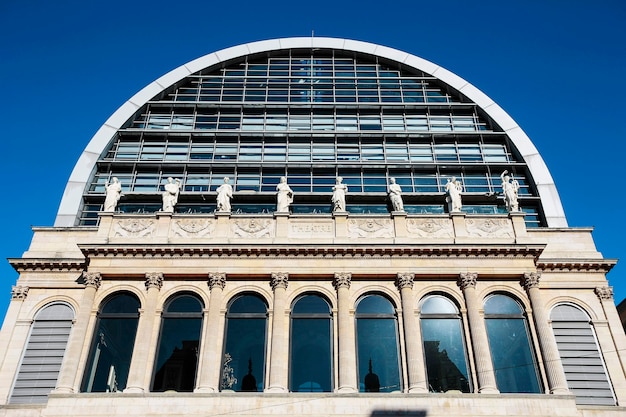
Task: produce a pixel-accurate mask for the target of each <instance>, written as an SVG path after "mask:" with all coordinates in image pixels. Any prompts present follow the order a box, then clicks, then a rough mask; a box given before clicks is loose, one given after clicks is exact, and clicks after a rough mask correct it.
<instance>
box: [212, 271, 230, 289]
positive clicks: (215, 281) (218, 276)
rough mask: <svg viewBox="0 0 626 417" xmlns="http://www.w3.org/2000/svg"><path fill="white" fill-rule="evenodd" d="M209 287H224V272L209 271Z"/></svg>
mask: <svg viewBox="0 0 626 417" xmlns="http://www.w3.org/2000/svg"><path fill="white" fill-rule="evenodd" d="M208 284H209V289H210V290H212V289H213V288H215V287H219V288H220V289H222V290H223V289H224V287H225V286H226V273H225V272H211V273H210V274H209V282H208Z"/></svg>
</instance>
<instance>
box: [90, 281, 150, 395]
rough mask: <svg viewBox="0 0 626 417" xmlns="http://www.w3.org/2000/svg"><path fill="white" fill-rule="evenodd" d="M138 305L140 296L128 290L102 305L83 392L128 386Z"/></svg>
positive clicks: (110, 390)
mask: <svg viewBox="0 0 626 417" xmlns="http://www.w3.org/2000/svg"><path fill="white" fill-rule="evenodd" d="M139 307H140V304H139V300H138V299H137V297H135V296H134V295H132V294H129V293H122V294H118V295H115V296H113V297H112V298H110V299H109V300H108V301H106V302H105V304H104V305H103V306H102V307H101V309H100V313H99V314H98V322H97V324H96V332H95V334H94V336H93V341H92V342H91V351H90V353H89V360H88V362H87V363H88V366H87V370H86V372H85V376H84V379H83V387H82V391H83V392H115V391H122V390H123V389H124V388H126V382H127V380H128V370H129V369H130V360H131V357H132V354H133V348H134V345H135V336H136V334H137V324H138V322H139Z"/></svg>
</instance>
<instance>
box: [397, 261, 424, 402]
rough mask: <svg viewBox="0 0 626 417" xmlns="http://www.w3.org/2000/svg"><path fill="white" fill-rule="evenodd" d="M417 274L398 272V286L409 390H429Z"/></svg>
mask: <svg viewBox="0 0 626 417" xmlns="http://www.w3.org/2000/svg"><path fill="white" fill-rule="evenodd" d="M414 279H415V274H411V273H398V275H397V277H396V287H398V291H400V297H401V299H402V321H403V322H404V340H405V342H406V362H407V369H408V373H409V392H428V388H427V386H426V370H425V368H424V346H423V345H422V330H421V328H420V322H419V320H418V319H417V318H416V317H415V305H414V304H413V281H414Z"/></svg>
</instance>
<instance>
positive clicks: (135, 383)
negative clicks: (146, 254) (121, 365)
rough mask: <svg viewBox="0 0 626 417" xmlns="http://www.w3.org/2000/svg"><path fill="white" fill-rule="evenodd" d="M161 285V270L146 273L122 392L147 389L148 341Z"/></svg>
mask: <svg viewBox="0 0 626 417" xmlns="http://www.w3.org/2000/svg"><path fill="white" fill-rule="evenodd" d="M161 287H163V274H162V273H161V272H148V273H146V291H147V295H146V303H145V305H144V307H143V308H142V309H141V314H140V316H139V325H138V326H137V336H136V337H135V348H134V349H133V356H132V360H131V362H130V369H129V371H128V384H126V389H125V390H124V392H144V391H149V390H150V387H149V386H148V385H149V384H150V379H151V378H150V377H151V374H152V366H150V364H149V360H150V355H149V352H150V342H151V341H152V339H153V338H152V331H153V329H154V322H155V320H156V318H157V317H156V306H157V302H158V300H159V291H160V290H161Z"/></svg>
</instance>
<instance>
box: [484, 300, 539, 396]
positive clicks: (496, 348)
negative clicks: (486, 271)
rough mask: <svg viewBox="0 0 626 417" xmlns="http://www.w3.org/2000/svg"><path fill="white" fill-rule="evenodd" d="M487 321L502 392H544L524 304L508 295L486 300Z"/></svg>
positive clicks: (490, 344)
mask: <svg viewBox="0 0 626 417" xmlns="http://www.w3.org/2000/svg"><path fill="white" fill-rule="evenodd" d="M485 324H486V327H487V336H488V338H489V347H490V349H491V358H492V360H493V368H494V372H495V374H496V383H497V385H498V389H499V390H500V392H503V393H505V392H526V393H541V387H540V386H539V377H538V375H537V366H536V363H535V357H534V355H533V351H532V349H531V346H530V338H529V336H528V326H527V323H526V318H525V317H524V315H523V312H522V308H521V306H520V305H519V304H518V303H517V302H516V301H515V300H513V299H512V298H510V297H507V296H506V295H502V294H496V295H492V296H491V297H489V298H488V299H487V300H486V301H485Z"/></svg>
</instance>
